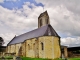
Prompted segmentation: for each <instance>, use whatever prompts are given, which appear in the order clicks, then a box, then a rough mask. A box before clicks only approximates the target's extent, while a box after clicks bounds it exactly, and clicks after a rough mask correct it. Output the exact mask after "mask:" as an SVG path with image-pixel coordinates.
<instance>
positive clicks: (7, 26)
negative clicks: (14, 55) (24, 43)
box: [0, 0, 80, 45]
mask: <svg viewBox="0 0 80 60" xmlns="http://www.w3.org/2000/svg"><path fill="white" fill-rule="evenodd" d="M7 1H8V0H7ZM9 1H11V0H9ZM35 1H36V2H37V3H42V4H43V5H44V10H43V7H42V6H36V5H35V4H34V3H30V2H25V3H24V4H23V6H22V8H20V9H18V8H16V9H15V8H13V9H12V10H10V9H7V8H4V7H2V6H0V10H1V11H0V29H1V30H0V35H1V36H3V38H5V43H6V44H7V43H8V42H9V41H10V40H11V39H12V38H13V37H14V36H15V35H20V34H23V33H25V32H27V31H30V30H32V29H35V28H37V27H38V16H39V14H40V13H42V12H43V11H45V10H47V11H48V13H49V16H50V22H51V25H52V26H53V28H54V29H55V30H56V31H58V32H60V33H64V34H66V35H67V37H65V38H62V37H61V38H62V39H61V41H62V44H68V43H69V44H73V43H74V42H76V43H78V42H77V41H76V40H78V41H79V39H78V38H79V37H80V32H79V31H80V29H79V28H80V26H79V25H80V23H79V22H80V17H79V16H80V14H79V13H77V12H78V11H79V7H77V5H76V4H78V2H79V1H78V2H77V1H76V2H75V1H74V0H70V1H71V2H70V1H69V0H68V1H66V0H64V1H62V0H51V1H49V0H35ZM47 2H48V3H47ZM63 2H64V3H63ZM68 2H69V3H68ZM30 6H31V7H30ZM75 7H76V9H75ZM71 8H72V9H71ZM5 36H6V37H5ZM63 36H64V35H63ZM72 36H75V38H72ZM10 37H11V38H10ZM7 39H8V40H7ZM6 44H5V45H6Z"/></svg>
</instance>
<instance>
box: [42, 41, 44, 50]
mask: <svg viewBox="0 0 80 60" xmlns="http://www.w3.org/2000/svg"><path fill="white" fill-rule="evenodd" d="M41 50H44V44H43V43H42V42H41Z"/></svg>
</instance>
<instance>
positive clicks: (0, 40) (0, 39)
mask: <svg viewBox="0 0 80 60" xmlns="http://www.w3.org/2000/svg"><path fill="white" fill-rule="evenodd" d="M3 43H4V40H3V38H2V37H0V46H2V45H3Z"/></svg>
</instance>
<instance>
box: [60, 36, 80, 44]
mask: <svg viewBox="0 0 80 60" xmlns="http://www.w3.org/2000/svg"><path fill="white" fill-rule="evenodd" d="M61 41H62V42H61V44H62V45H75V44H80V37H76V38H72V37H67V38H62V39H61Z"/></svg>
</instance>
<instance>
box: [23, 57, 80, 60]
mask: <svg viewBox="0 0 80 60" xmlns="http://www.w3.org/2000/svg"><path fill="white" fill-rule="evenodd" d="M22 60H64V59H61V58H57V59H44V58H29V57H22ZM68 60H80V58H68Z"/></svg>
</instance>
